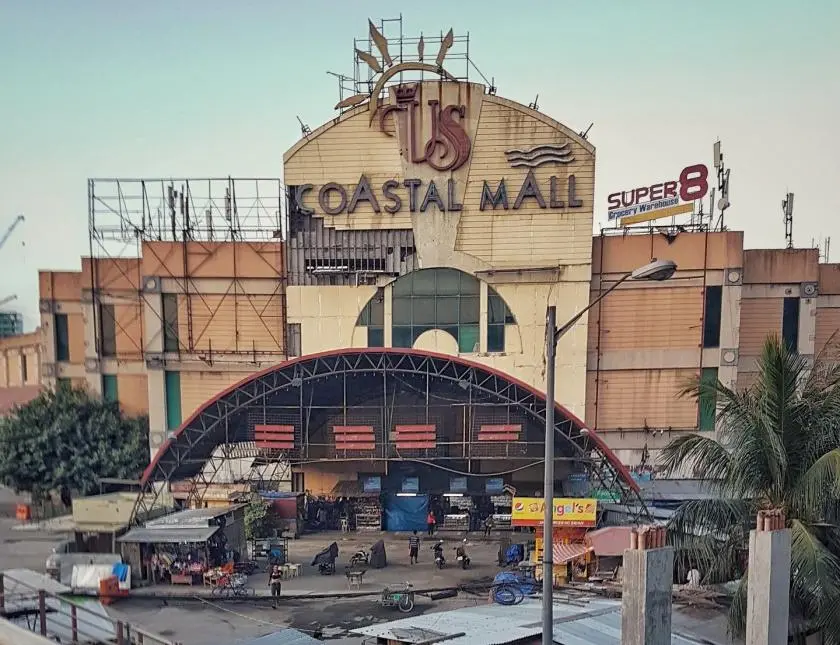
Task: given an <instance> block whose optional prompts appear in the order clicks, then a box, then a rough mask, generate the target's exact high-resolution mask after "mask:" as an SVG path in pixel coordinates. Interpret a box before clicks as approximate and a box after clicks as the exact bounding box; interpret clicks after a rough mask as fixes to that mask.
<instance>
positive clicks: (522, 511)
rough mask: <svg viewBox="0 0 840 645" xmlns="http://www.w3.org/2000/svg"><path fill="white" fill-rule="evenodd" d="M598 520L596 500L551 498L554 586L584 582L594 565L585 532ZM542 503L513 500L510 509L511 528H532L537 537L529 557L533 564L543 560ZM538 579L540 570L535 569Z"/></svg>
mask: <svg viewBox="0 0 840 645" xmlns="http://www.w3.org/2000/svg"><path fill="white" fill-rule="evenodd" d="M597 517H598V502H597V500H595V499H583V498H562V497H561V498H554V513H553V517H552V520H553V521H552V524H553V526H552V527H551V530H552V541H553V544H554V548H553V549H552V551H553V556H554V557H553V560H554V584H555V586H558V585H562V584H565V583H566V582H567V581H568V580H570V579H573V578H574V579H580V578H581V577H582V578H583V579H585V578H586V576H587V575H588V572H589V568H590V566H591V565H592V563H593V562H594V558H593V556H592V548H591V547H590V546H588V545H585V544H584V536H585V535H586V531H587V530H588V529H590V528H594V527H595V525H596V522H597ZM544 520H545V501H544V500H543V498H537V497H514V498H513V507H512V509H511V524H512V526H513V527H532V528H534V529H536V532H537V535H536V540H535V548H534V550H533V552H532V553H531V556H530V562H531V563H532V564H540V563H541V562H542V559H543V537H544V524H545V521H544ZM536 570H537V572H538V577H540V576H541V572H540V567H536Z"/></svg>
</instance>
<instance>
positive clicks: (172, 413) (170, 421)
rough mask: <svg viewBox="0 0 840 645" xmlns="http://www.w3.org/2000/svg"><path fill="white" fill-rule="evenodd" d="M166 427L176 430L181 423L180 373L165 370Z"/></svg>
mask: <svg viewBox="0 0 840 645" xmlns="http://www.w3.org/2000/svg"><path fill="white" fill-rule="evenodd" d="M164 383H165V386H166V390H165V391H166V429H167V430H170V431H172V430H176V429H177V428H178V426H180V425H181V373H180V372H165V376H164Z"/></svg>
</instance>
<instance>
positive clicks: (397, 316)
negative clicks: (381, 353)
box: [391, 269, 481, 353]
mask: <svg viewBox="0 0 840 645" xmlns="http://www.w3.org/2000/svg"><path fill="white" fill-rule="evenodd" d="M479 291H480V285H479V282H478V280H477V279H476V278H474V277H473V276H471V275H469V274H467V273H462V272H461V271H457V270H456V269H421V270H420V271H415V272H413V273H409V274H408V275H405V276H403V277H401V278H399V279H398V280H396V281H395V282H394V285H393V291H392V302H391V315H392V323H393V326H392V339H391V341H392V343H391V344H392V345H393V346H394V347H412V346H413V345H414V343H415V342H416V341H417V339H418V338H419V337H420V335H421V334H423V333H424V332H426V331H428V330H430V329H440V330H442V331H444V332H446V333H448V334H450V335H451V336H452V337H453V338H455V340H456V341H458V351H459V352H460V353H472V352H477V351H478V338H479V320H480V308H481V306H480V296H479Z"/></svg>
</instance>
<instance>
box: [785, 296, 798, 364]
mask: <svg viewBox="0 0 840 645" xmlns="http://www.w3.org/2000/svg"><path fill="white" fill-rule="evenodd" d="M782 338H783V339H784V341H785V345H787V348H788V350H790V351H791V352H798V351H799V298H785V302H784V306H783V309H782Z"/></svg>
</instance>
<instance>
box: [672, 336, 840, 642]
mask: <svg viewBox="0 0 840 645" xmlns="http://www.w3.org/2000/svg"><path fill="white" fill-rule="evenodd" d="M830 345H832V343H831V342H830V343H829V346H830ZM831 358H832V357H831V356H829V355H828V354H827V353H826V352H823V354H821V355H820V356H819V357H817V360H816V361H815V364H814V366H813V367H812V368H810V369H809V367H808V364H807V362H806V360H805V358H804V357H802V356H800V355H799V354H797V353H796V352H794V351H791V350H790V349H788V347H787V345H786V344H785V343H783V342H780V341H779V340H778V339H777V338H775V337H771V338H768V339H767V341H766V342H765V344H764V348H763V351H762V354H761V357H760V358H759V359H758V364H757V367H758V373H757V379H756V381H755V383H754V384H753V385H752V386H750V387H749V388H747V389H745V390H736V389H732V388H729V387H726V386H724V385H723V384H722V383H720V382H719V381H717V382H707V381H701V380H697V381H694V382H692V383H691V384H690V386H688V387H686V389H685V390H684V392H683V395H688V396H692V397H694V398H696V399H697V400H698V401H699V403H700V405H701V406H703V405H714V406H715V407H716V412H717V421H718V423H717V425H718V433H717V438H715V437H713V436H711V435H703V434H691V435H683V436H681V437H678V438H676V439H674V440H673V441H671V442H670V443H669V444H668V446H667V447H666V448H665V449H664V450H663V453H662V457H661V463H662V465H663V466H664V468H665V470H666V471H669V472H672V473H673V472H677V471H679V472H683V473H685V472H693V473H694V476H695V477H697V478H699V479H700V480H702V482H703V483H704V485H705V486H706V487H707V490H708V491H709V492H710V493H711V495H710V496H709V498H707V499H699V500H692V501H689V502H686V503H684V504H682V505H681V506H680V508H679V509H678V510H677V511H676V513H675V514H674V516H673V517H672V519H671V520H670V523H669V539H670V541H671V542H672V543H673V545H674V546H675V548H676V551H677V561H678V562H681V563H683V566H690V567H697V568H698V570H699V571H700V572H701V574H702V575H703V576H704V579H705V580H706V581H707V582H710V583H713V582H723V581H729V580H736V579H737V580H738V587H737V591H736V593H735V596H734V598H733V601H732V605H731V609H730V616H729V618H730V629H731V631H732V632H733V633H734V634H736V635H740V634H743V632H744V625H745V617H746V590H747V574H748V572H747V571H746V557H745V556H746V553H747V545H748V536H749V531H750V529H752V528H754V527H755V518H756V513H757V511H758V510H761V509H775V508H780V509H783V511H784V513H785V515H786V517H787V528H789V529H790V531H791V539H792V547H791V589H790V607H791V626H792V627H794V628H795V629H796V631H804V630H816V629H821V630H823V633H824V636H825V637H826V640H825V642H826V643H830V644H832V645H834V644H840V611H838V607H840V527H839V526H838V523H840V362H837V361H836V360H831Z"/></svg>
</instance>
